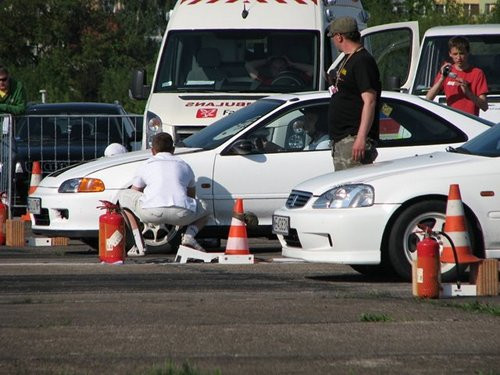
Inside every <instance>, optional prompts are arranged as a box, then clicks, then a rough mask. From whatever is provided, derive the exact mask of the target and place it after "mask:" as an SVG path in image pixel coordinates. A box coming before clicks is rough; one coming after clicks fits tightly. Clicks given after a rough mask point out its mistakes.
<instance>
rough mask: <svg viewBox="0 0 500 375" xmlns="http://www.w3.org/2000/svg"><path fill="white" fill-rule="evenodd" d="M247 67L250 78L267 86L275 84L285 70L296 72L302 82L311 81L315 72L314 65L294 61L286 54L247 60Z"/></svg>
mask: <svg viewBox="0 0 500 375" xmlns="http://www.w3.org/2000/svg"><path fill="white" fill-rule="evenodd" d="M245 68H246V70H247V71H248V75H249V76H250V78H252V79H254V80H256V81H259V82H261V83H262V84H263V85H266V86H268V85H272V84H274V83H275V82H276V79H277V78H278V77H279V76H280V74H284V72H290V73H294V74H295V75H296V76H297V79H299V80H300V81H302V82H299V83H301V84H303V83H304V82H309V81H311V79H312V74H313V67H312V65H309V64H303V63H296V62H293V61H291V60H290V59H289V58H288V57H287V56H285V55H283V56H271V57H269V58H267V59H260V60H252V61H247V62H246V63H245Z"/></svg>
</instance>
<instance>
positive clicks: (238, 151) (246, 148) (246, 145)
mask: <svg viewBox="0 0 500 375" xmlns="http://www.w3.org/2000/svg"><path fill="white" fill-rule="evenodd" d="M253 150H254V145H253V144H252V142H250V141H249V140H248V139H238V140H237V141H236V142H234V143H233V144H232V145H231V146H230V147H229V152H230V153H231V154H234V155H248V154H251V153H252V151H253Z"/></svg>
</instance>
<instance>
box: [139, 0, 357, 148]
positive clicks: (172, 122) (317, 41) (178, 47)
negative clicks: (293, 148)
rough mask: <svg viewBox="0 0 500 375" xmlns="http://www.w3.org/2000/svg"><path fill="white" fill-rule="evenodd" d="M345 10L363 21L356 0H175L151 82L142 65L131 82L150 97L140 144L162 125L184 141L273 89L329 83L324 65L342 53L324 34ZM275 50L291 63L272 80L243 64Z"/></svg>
mask: <svg viewBox="0 0 500 375" xmlns="http://www.w3.org/2000/svg"><path fill="white" fill-rule="evenodd" d="M347 15H348V16H351V17H354V18H356V19H357V21H358V25H359V28H360V29H363V28H365V27H366V21H367V13H366V12H365V11H364V10H363V7H362V5H361V1H359V0H323V1H322V0H290V1H283V0H251V1H249V0H244V1H236V0H229V1H222V0H201V1H199V0H180V1H178V2H177V4H176V5H175V7H174V9H173V10H171V11H170V13H169V15H168V25H167V29H166V31H165V34H164V36H163V41H162V45H161V49H160V53H159V55H158V60H157V64H156V69H155V74H154V77H153V82H152V86H151V87H149V86H147V85H146V76H145V73H144V71H142V70H139V71H137V72H135V74H134V77H133V81H132V85H131V95H132V97H134V98H136V99H145V98H146V97H147V98H148V101H147V104H146V110H145V117H144V120H145V121H144V124H145V126H144V136H143V147H145V148H148V147H150V140H151V136H152V135H154V134H155V133H156V132H158V131H166V132H168V133H170V134H172V136H173V137H174V140H175V141H180V140H182V139H184V138H186V137H187V136H189V135H191V134H193V133H195V132H196V131H197V130H199V129H200V128H202V127H205V126H207V125H209V124H211V123H213V122H214V121H216V120H218V119H220V118H221V117H222V116H225V115H227V114H229V113H231V112H233V111H235V110H238V109H240V108H242V107H244V106H247V105H249V104H250V103H252V102H254V101H255V100H256V99H259V98H261V97H264V96H268V95H270V94H273V93H285V92H299V91H318V90H324V89H326V87H327V83H326V75H325V71H326V70H327V69H328V67H329V66H330V65H331V63H332V61H333V60H334V58H335V57H336V56H337V55H338V53H337V51H336V50H335V48H332V43H331V40H330V38H328V37H326V33H327V31H328V30H327V29H328V24H329V22H330V21H331V19H333V18H334V17H340V16H347ZM276 56H286V58H287V59H288V61H289V62H292V64H291V65H290V66H289V69H287V70H286V71H284V72H282V73H281V74H280V75H279V76H277V77H275V78H274V79H272V80H267V82H266V81H257V80H254V79H252V78H251V77H250V75H249V71H248V69H247V68H246V64H248V63H249V62H253V63H258V62H265V61H266V60H268V59H270V58H272V57H276ZM304 66H305V67H307V69H308V74H306V72H305V71H304V69H299V67H301V68H303V67H304Z"/></svg>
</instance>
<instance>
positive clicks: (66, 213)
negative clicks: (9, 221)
mask: <svg viewBox="0 0 500 375" xmlns="http://www.w3.org/2000/svg"><path fill="white" fill-rule="evenodd" d="M119 191H120V190H105V191H103V192H100V193H67V194H61V193H58V192H57V189H56V188H48V187H42V186H39V187H38V188H37V190H36V191H35V192H34V194H32V195H31V197H33V198H40V199H41V212H40V214H39V215H34V214H31V224H32V225H31V227H32V230H33V232H34V233H37V234H44V235H48V236H66V237H70V238H83V237H97V235H98V232H99V217H100V216H101V215H103V214H104V213H105V211H104V210H102V209H100V208H98V207H99V206H102V203H101V202H100V200H106V201H111V202H115V201H116V196H117V194H118V192H119ZM76 195H78V199H75V196H76Z"/></svg>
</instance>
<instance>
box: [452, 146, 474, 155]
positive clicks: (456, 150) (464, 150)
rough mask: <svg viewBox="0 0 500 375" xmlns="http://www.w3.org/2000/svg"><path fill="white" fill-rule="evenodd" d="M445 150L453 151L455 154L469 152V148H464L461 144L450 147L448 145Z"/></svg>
mask: <svg viewBox="0 0 500 375" xmlns="http://www.w3.org/2000/svg"><path fill="white" fill-rule="evenodd" d="M446 152H454V153H457V154H470V153H471V152H470V151H469V150H467V149H466V148H463V147H462V146H460V147H457V148H455V147H452V146H448V147H446Z"/></svg>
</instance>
